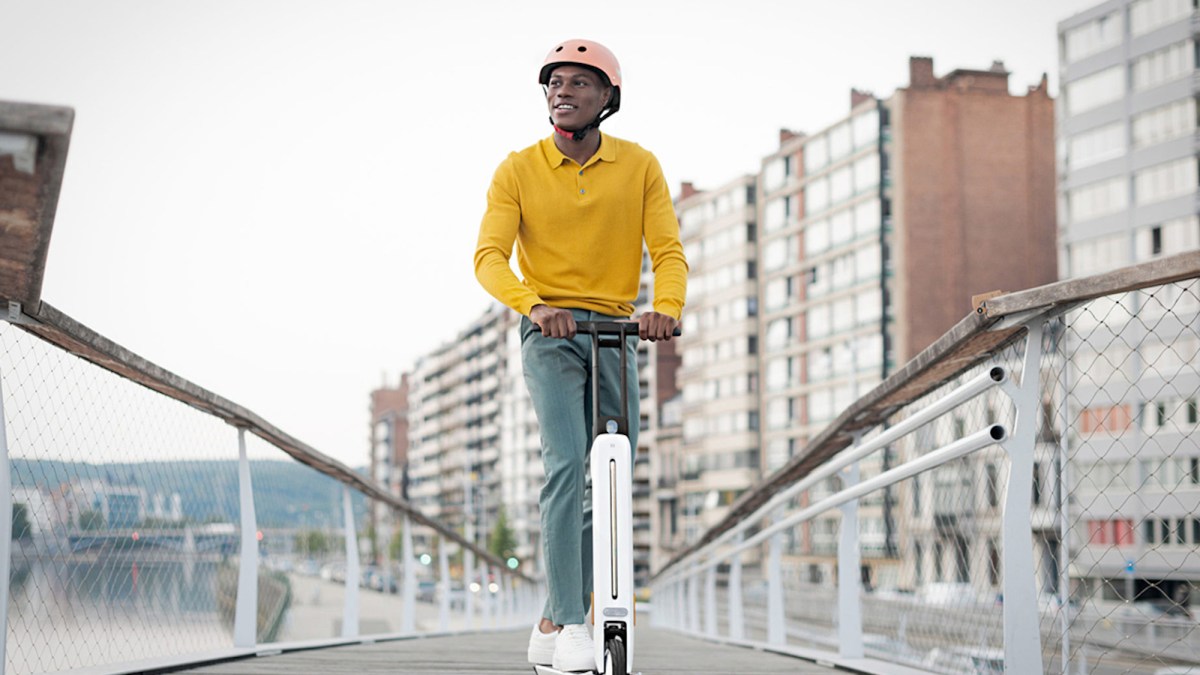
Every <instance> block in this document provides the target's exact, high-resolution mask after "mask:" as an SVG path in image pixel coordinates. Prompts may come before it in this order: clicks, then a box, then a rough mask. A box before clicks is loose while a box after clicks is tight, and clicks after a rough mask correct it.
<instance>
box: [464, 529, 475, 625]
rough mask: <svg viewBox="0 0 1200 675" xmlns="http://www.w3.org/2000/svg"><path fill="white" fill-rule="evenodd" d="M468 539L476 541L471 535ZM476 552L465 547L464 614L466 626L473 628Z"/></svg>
mask: <svg viewBox="0 0 1200 675" xmlns="http://www.w3.org/2000/svg"><path fill="white" fill-rule="evenodd" d="M471 529H472V528H471V524H470V522H468V523H467V530H468V532H469V531H470V530H471ZM467 541H474V540H473V539H472V538H471V537H470V535H468V536H467ZM474 570H475V552H474V551H472V550H471V549H469V548H466V547H463V614H465V615H466V616H465V617H464V618H465V619H466V624H465V626H464V627H465V628H466V629H467V630H472V629H474V628H475V594H474V593H472V592H471V580H472V577H474V576H475V571H474Z"/></svg>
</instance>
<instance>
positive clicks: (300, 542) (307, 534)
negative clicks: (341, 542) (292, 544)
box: [296, 530, 329, 556]
mask: <svg viewBox="0 0 1200 675" xmlns="http://www.w3.org/2000/svg"><path fill="white" fill-rule="evenodd" d="M296 548H297V549H299V550H300V551H301V552H303V553H304V554H305V555H308V556H312V555H316V554H318V553H326V552H327V551H329V537H326V536H325V533H324V532H322V531H320V530H306V531H303V532H300V533H299V534H297V535H296Z"/></svg>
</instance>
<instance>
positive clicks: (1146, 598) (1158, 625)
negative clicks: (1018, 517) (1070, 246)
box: [1050, 279, 1200, 673]
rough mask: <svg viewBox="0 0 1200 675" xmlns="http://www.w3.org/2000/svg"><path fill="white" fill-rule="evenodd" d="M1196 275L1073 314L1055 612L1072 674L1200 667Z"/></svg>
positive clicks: (1199, 288)
mask: <svg viewBox="0 0 1200 675" xmlns="http://www.w3.org/2000/svg"><path fill="white" fill-rule="evenodd" d="M1198 311H1200V281H1198V280H1196V279H1192V280H1188V281H1183V282H1178V283H1172V284H1166V285H1163V286H1156V287H1152V288H1147V289H1144V290H1141V291H1137V292H1132V293H1125V294H1121V295H1118V296H1111V297H1105V298H1099V299H1096V300H1092V301H1090V302H1088V303H1086V304H1084V305H1082V306H1080V307H1078V308H1076V309H1074V310H1073V311H1071V312H1069V313H1067V314H1066V315H1065V317H1064V320H1063V326H1064V339H1063V343H1062V344H1063V353H1064V358H1063V359H1062V360H1061V364H1062V367H1061V372H1059V373H1057V377H1058V379H1059V380H1060V381H1061V382H1063V383H1065V386H1064V387H1063V390H1062V395H1061V396H1060V397H1059V399H1060V400H1059V401H1058V408H1057V410H1056V413H1057V426H1058V427H1059V428H1060V429H1063V430H1065V432H1066V433H1065V438H1064V441H1065V442H1064V445H1063V447H1064V451H1065V452H1066V454H1067V462H1066V469H1067V470H1066V476H1065V480H1066V483H1067V485H1068V486H1069V488H1070V489H1069V493H1068V494H1069V506H1068V507H1067V509H1066V526H1067V529H1068V532H1069V536H1068V537H1067V540H1066V549H1065V558H1064V561H1065V565H1064V567H1065V574H1064V575H1063V576H1064V578H1065V579H1067V580H1068V583H1069V591H1070V594H1069V602H1067V603H1065V604H1061V605H1060V606H1057V607H1055V608H1054V611H1053V612H1050V614H1052V615H1053V618H1054V620H1055V622H1056V623H1057V624H1059V625H1061V626H1063V627H1064V628H1065V630H1062V631H1061V632H1062V635H1063V648H1062V651H1060V652H1059V653H1058V654H1057V655H1056V656H1057V658H1058V659H1059V660H1060V662H1061V663H1062V664H1063V665H1062V666H1061V668H1062V669H1065V670H1067V672H1071V673H1091V672H1127V673H1154V672H1158V671H1159V670H1160V669H1168V668H1171V667H1186V666H1193V667H1195V668H1196V669H1197V670H1200V630H1198V626H1197V624H1196V617H1195V611H1194V609H1193V604H1194V600H1193V597H1195V596H1194V592H1195V591H1196V587H1197V584H1200V549H1198V548H1197V547H1198V546H1200V513H1198V511H1200V444H1198V443H1197V440H1198V436H1197V412H1196V406H1197V400H1198V399H1200V358H1198V356H1200V354H1198V349H1200V324H1198V320H1197V312H1198Z"/></svg>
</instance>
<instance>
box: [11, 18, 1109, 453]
mask: <svg viewBox="0 0 1200 675" xmlns="http://www.w3.org/2000/svg"><path fill="white" fill-rule="evenodd" d="M1094 4H1097V3H1096V2H1094V1H1093V0H1086V1H1085V0H1049V1H1047V0H1009V1H1008V2H983V1H981V0H925V1H922V0H914V1H912V2H895V1H894V0H890V1H882V0H853V1H850V0H847V1H843V2H832V1H826V2H814V1H808V0H804V1H800V0H792V1H789V2H784V1H769V0H740V1H738V2H728V1H725V2H710V1H701V0H690V1H686V2H685V1H670V2H667V1H659V0H634V1H626V0H605V1H604V2H595V3H574V2H563V1H560V2H525V1H516V0H513V1H510V2H495V1H486V2H485V1H480V2H464V1H442V2H436V3H434V2H429V3H409V2H398V1H391V2H384V1H382V0H380V1H373V2H367V1H353V0H336V1H334V0H329V1H326V2H300V1H297V0H288V1H286V2H282V1H281V2H247V1H239V2H232V1H226V0H204V1H203V2H200V1H193V2H180V1H172V0H143V1H133V0H106V1H104V2H99V1H97V0H75V1H62V0H5V1H4V2H3V3H0V64H3V67H0V99H4V100H15V101H26V102H36V103H47V104H56V105H64V106H70V107H72V108H74V109H75V111H76V118H75V130H74V135H73V137H72V140H71V149H70V155H69V158H68V162H67V171H66V178H65V181H64V185H63V190H62V196H61V199H60V202H59V209H58V217H57V221H56V223H55V225H54V235H53V238H52V240H51V246H50V255H49V262H48V265H47V271H46V278H45V284H44V288H43V298H44V299H45V300H47V301H48V302H50V303H51V304H53V305H55V306H56V307H58V308H60V309H62V310H63V311H65V312H66V313H68V314H70V315H71V316H73V317H75V318H76V319H78V320H80V321H82V322H83V323H85V324H87V325H88V326H90V327H92V328H94V329H96V330H98V331H99V332H101V333H102V334H104V335H105V336H107V337H109V338H111V339H113V340H115V341H116V342H118V343H120V344H122V345H124V346H125V347H128V348H129V349H131V350H133V351H135V352H137V353H139V354H141V355H142V356H144V357H146V358H148V359H150V360H151V361H154V362H156V363H158V364H159V365H161V366H163V367H166V368H168V369H170V370H172V371H174V372H176V373H178V374H180V375H182V376H183V377H186V378H188V379H190V380H192V381H194V382H196V383H198V384H200V385H201V386H204V387H207V388H209V389H212V390H213V391H215V392H217V393H219V394H221V395H223V396H225V397H227V398H229V399H232V400H233V401H235V402H237V403H239V404H241V405H244V406H246V407H248V408H250V409H251V410H253V411H255V412H257V413H259V414H260V415H262V416H263V417H265V418H266V419H267V420H269V421H270V422H272V423H273V424H275V425H277V426H279V427H281V428H282V429H284V430H285V431H287V432H289V433H291V434H292V435H294V436H296V437H298V438H300V439H302V440H304V441H305V442H308V443H310V444H312V445H313V446H315V447H317V448H318V449H320V450H321V451H322V452H325V453H327V454H330V455H332V456H334V457H337V458H338V459H341V460H343V461H345V462H347V463H350V464H352V465H359V464H363V463H365V461H366V456H367V452H368V447H367V445H368V444H367V436H368V415H367V406H368V394H369V392H370V390H371V389H373V388H375V387H377V386H379V385H381V384H382V383H383V382H384V381H385V378H386V381H387V382H388V383H393V384H394V383H395V382H396V380H397V379H398V375H399V373H400V372H401V371H403V370H406V369H408V368H411V366H412V364H413V363H414V362H415V360H416V359H417V358H418V357H419V356H420V355H421V354H423V353H425V352H427V351H429V350H431V349H433V348H434V347H436V346H437V345H438V344H439V343H442V342H445V341H448V340H450V339H453V337H454V336H455V334H456V333H457V332H458V331H459V330H460V329H461V328H463V327H464V326H465V325H466V324H467V323H468V322H469V321H470V320H471V319H472V318H473V317H474V316H476V315H477V314H479V313H480V312H481V311H483V310H484V309H485V308H486V306H487V304H488V303H489V301H490V299H489V297H488V296H487V295H486V294H485V293H484V291H483V290H481V289H480V288H479V286H478V284H477V283H476V281H475V278H474V274H473V270H472V262H471V260H472V253H473V249H474V244H475V237H476V234H477V228H478V225H479V220H480V216H481V215H482V213H483V209H484V205H485V202H484V195H485V191H486V189H487V186H488V182H489V180H490V178H491V175H492V172H493V170H494V169H495V167H496V165H497V164H498V163H499V162H500V161H501V160H502V159H503V158H504V157H505V155H506V154H507V153H508V152H510V151H514V150H518V149H520V148H523V147H525V146H527V145H529V144H531V143H533V142H535V141H536V140H537V139H539V138H541V137H543V136H545V135H547V134H548V132H549V124H548V122H547V121H546V111H545V104H544V101H543V99H542V93H541V89H540V87H539V86H538V85H537V82H536V74H537V71H538V69H539V67H540V66H541V63H542V59H543V57H544V56H545V54H546V53H547V52H548V51H549V50H550V48H551V47H553V46H554V44H555V43H556V42H558V41H561V40H563V39H567V38H573V37H585V38H590V39H594V40H598V41H600V42H602V43H604V44H605V45H607V46H608V47H610V48H611V49H612V50H613V51H614V52H615V53H616V54H617V57H618V58H619V59H620V61H621V65H622V70H623V71H624V77H625V86H624V88H623V92H622V97H621V99H622V109H621V111H620V113H619V114H617V115H616V116H615V117H613V118H612V119H610V120H608V121H606V122H605V123H604V127H603V128H604V131H605V132H608V133H611V134H613V135H615V136H620V137H622V138H626V139H629V140H633V141H636V142H638V143H640V144H641V145H642V146H644V147H646V148H648V149H650V150H651V151H653V152H654V153H655V154H656V155H657V156H658V157H659V159H660V161H661V163H662V165H663V169H664V171H665V173H666V176H667V180H668V181H669V183H670V184H671V185H672V186H674V189H675V190H676V191H677V189H678V185H679V183H680V182H681V181H685V180H688V181H693V182H695V183H696V184H697V186H698V187H701V188H704V187H717V186H719V185H721V184H723V183H725V182H727V181H729V180H732V179H733V178H735V177H736V176H738V175H740V174H743V173H748V172H755V171H756V170H757V169H758V167H759V164H760V161H761V158H762V156H763V155H766V154H768V153H770V152H772V151H773V150H774V149H775V148H776V146H777V143H778V132H779V129H780V128H781V127H787V128H791V129H796V130H804V131H816V130H819V129H821V128H824V127H826V126H828V125H829V124H830V123H832V122H834V121H836V120H837V119H838V118H840V117H842V116H844V115H845V114H846V112H847V111H848V109H849V91H850V88H851V87H857V88H860V89H868V90H872V91H874V92H875V93H876V94H878V95H880V96H886V95H888V94H889V93H891V92H892V91H893V90H894V89H895V88H896V87H899V86H904V85H905V84H906V83H907V77H908V57H909V56H910V55H924V56H932V57H933V58H934V68H935V71H936V72H937V74H939V75H940V74H944V73H946V72H948V71H950V70H952V69H954V68H979V69H983V68H988V67H989V66H990V65H991V63H992V61H993V60H997V59H999V60H1003V61H1004V63H1005V64H1006V65H1007V66H1008V68H1009V70H1011V71H1012V76H1011V79H1010V85H1011V89H1012V91H1013V92H1014V93H1024V92H1025V90H1026V88H1027V87H1028V86H1029V85H1033V84H1036V83H1037V81H1038V80H1039V79H1040V78H1041V76H1042V73H1047V74H1048V75H1049V76H1050V81H1051V91H1052V92H1054V93H1055V94H1056V95H1057V69H1058V64H1057V48H1056V25H1057V23H1058V22H1059V21H1060V20H1062V19H1064V18H1066V17H1068V16H1070V15H1072V14H1075V13H1077V12H1079V11H1081V10H1083V9H1086V8H1087V7H1090V6H1092V5H1094Z"/></svg>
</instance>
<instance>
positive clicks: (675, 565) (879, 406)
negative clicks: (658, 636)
mask: <svg viewBox="0 0 1200 675" xmlns="http://www.w3.org/2000/svg"><path fill="white" fill-rule="evenodd" d="M1198 316H1200V252H1193V253H1187V254H1183V255H1179V256H1175V257H1171V258H1163V259H1159V260H1156V261H1153V262H1150V263H1146V264H1143V265H1139V266H1135V267H1132V268H1126V269H1123V270H1118V271H1116V272H1113V273H1109V274H1105V275H1099V276H1096V277H1090V278H1086V279H1079V280H1071V281H1066V282H1061V283H1058V284H1052V285H1050V286H1046V287H1041V288H1037V289H1032V290H1029V291H1023V292H1020V293H1013V294H1009V295H1003V296H1000V297H996V298H992V299H990V300H987V301H985V302H983V303H982V304H981V305H980V307H979V308H978V310H977V311H976V312H975V313H973V314H971V315H970V316H968V317H967V318H965V319H964V320H963V321H962V322H960V323H959V324H958V325H957V326H955V327H954V328H953V329H952V330H951V331H949V332H948V333H947V334H946V335H944V336H943V337H942V338H941V339H940V340H939V341H937V342H936V343H935V344H934V345H932V346H931V347H930V348H929V349H927V350H925V351H924V352H922V353H921V354H920V355H918V356H917V357H916V358H915V359H914V360H913V361H912V362H910V363H909V364H907V365H905V366H904V367H903V368H902V369H901V370H900V371H898V372H897V373H895V374H894V375H892V376H891V377H889V378H888V379H887V380H885V381H884V382H883V383H882V384H881V385H880V386H879V387H877V388H876V389H875V390H873V391H872V392H870V393H868V394H867V395H866V396H864V397H863V398H862V399H860V400H859V401H857V402H855V403H854V404H852V405H851V406H850V407H849V408H848V409H847V410H845V411H843V412H842V414H841V415H840V416H839V417H838V418H837V419H836V420H835V421H834V422H833V423H832V424H831V425H830V426H829V427H827V428H826V429H824V430H823V431H821V432H820V433H818V434H817V435H816V436H815V437H813V438H812V439H810V440H809V442H808V444H807V447H806V448H805V449H804V450H802V451H801V452H800V454H798V455H797V456H796V457H794V458H792V460H791V461H790V462H789V463H788V464H787V465H786V466H784V467H783V468H782V469H780V470H779V471H778V472H776V473H775V474H772V475H771V476H768V477H767V478H765V479H764V480H763V481H761V482H760V484H758V485H757V486H755V487H754V488H752V489H751V490H750V491H748V492H747V493H745V494H743V495H742V496H741V497H740V498H739V500H738V501H737V502H736V503H735V504H734V505H733V506H732V507H731V510H730V512H729V514H728V515H727V516H725V517H724V519H723V520H722V521H721V522H719V523H718V524H717V525H716V526H714V527H713V528H711V529H710V530H709V531H707V532H705V533H703V534H701V535H700V537H699V538H698V539H697V541H695V542H694V543H692V544H691V545H690V547H689V548H688V549H687V550H685V551H683V552H681V553H680V554H678V555H677V556H675V557H674V558H673V559H672V560H671V561H670V562H669V563H668V564H667V565H666V566H664V568H663V569H661V570H658V571H657V572H656V576H655V577H654V580H653V597H654V600H655V604H656V610H655V613H654V615H653V619H654V620H655V621H656V622H660V623H661V624H662V625H665V626H670V627H675V628H678V629H682V630H687V631H691V632H696V633H700V634H708V635H710V636H712V637H714V638H718V639H723V640H728V641H732V642H737V643H746V644H752V645H755V646H758V647H763V648H768V649H775V650H780V651H788V652H791V653H795V654H799V655H802V656H806V657H809V658H813V659H819V660H826V661H831V662H841V663H845V664H853V665H858V666H860V667H861V666H863V665H864V664H866V666H867V667H868V668H870V667H871V664H872V663H874V664H876V666H877V667H878V669H879V670H880V671H881V672H882V671H886V670H887V669H888V668H895V666H896V665H897V664H899V665H903V666H908V667H911V668H913V669H916V670H921V671H929V672H943V673H960V672H1001V670H1003V671H1005V672H1014V673H1033V672H1052V673H1088V672H1093V671H1097V672H1109V671H1107V670H1103V669H1104V668H1108V667H1115V668H1117V669H1119V670H1120V671H1121V672H1132V673H1142V672H1144V673H1153V672H1155V671H1156V670H1157V669H1160V668H1167V667H1171V666H1174V665H1181V664H1182V665H1194V666H1198V667H1200V626H1197V624H1196V623H1195V619H1194V618H1193V613H1194V610H1193V609H1192V600H1191V598H1192V597H1193V596H1192V591H1193V590H1194V589H1195V587H1196V586H1197V585H1200V468H1198V467H1200V443H1197V440H1198V438H1200V436H1198V435H1197V419H1196V418H1197V413H1196V401H1197V399H1198V398H1200V371H1198V368H1200V355H1198V351H1200V319H1198ZM1195 597H1197V598H1200V596H1195ZM884 662H886V663H887V664H890V665H888V666H883V665H881V664H883V663H884ZM1098 669H1099V670H1098Z"/></svg>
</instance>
